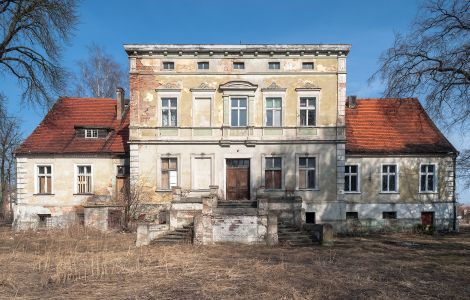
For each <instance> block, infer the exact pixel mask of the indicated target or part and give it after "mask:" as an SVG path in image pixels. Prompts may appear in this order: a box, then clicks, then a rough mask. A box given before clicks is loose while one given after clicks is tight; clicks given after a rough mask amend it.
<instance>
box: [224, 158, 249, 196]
mask: <svg viewBox="0 0 470 300" xmlns="http://www.w3.org/2000/svg"><path fill="white" fill-rule="evenodd" d="M226 176H227V178H226V183H227V184H226V189H227V200H247V199H250V160H249V159H227V171H226Z"/></svg>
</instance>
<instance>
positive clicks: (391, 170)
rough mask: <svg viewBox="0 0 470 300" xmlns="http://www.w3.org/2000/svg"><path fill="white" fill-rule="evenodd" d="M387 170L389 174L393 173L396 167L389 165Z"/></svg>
mask: <svg viewBox="0 0 470 300" xmlns="http://www.w3.org/2000/svg"><path fill="white" fill-rule="evenodd" d="M388 169H389V171H390V172H391V173H395V170H396V166H395V165H391V166H389V168H388Z"/></svg>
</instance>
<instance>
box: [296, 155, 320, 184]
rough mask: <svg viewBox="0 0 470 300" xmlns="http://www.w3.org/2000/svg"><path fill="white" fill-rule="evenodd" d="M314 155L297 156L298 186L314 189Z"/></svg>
mask: <svg viewBox="0 0 470 300" xmlns="http://www.w3.org/2000/svg"><path fill="white" fill-rule="evenodd" d="M315 168H316V167H315V157H299V188H300V189H314V188H315V187H316V174H315V172H316V170H315Z"/></svg>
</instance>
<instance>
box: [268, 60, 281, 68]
mask: <svg viewBox="0 0 470 300" xmlns="http://www.w3.org/2000/svg"><path fill="white" fill-rule="evenodd" d="M280 68H281V63H280V62H278V61H271V62H269V63H268V69H269V70H279V69H280Z"/></svg>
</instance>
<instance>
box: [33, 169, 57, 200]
mask: <svg viewBox="0 0 470 300" xmlns="http://www.w3.org/2000/svg"><path fill="white" fill-rule="evenodd" d="M39 167H51V174H50V181H51V190H50V191H49V192H48V193H40V192H39V191H40V188H39V176H40V174H39ZM46 176H47V175H46ZM46 186H47V184H46ZM34 194H35V195H53V194H54V165H53V164H48V163H45V164H35V165H34Z"/></svg>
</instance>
